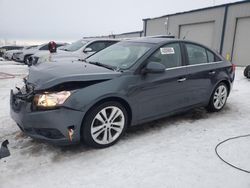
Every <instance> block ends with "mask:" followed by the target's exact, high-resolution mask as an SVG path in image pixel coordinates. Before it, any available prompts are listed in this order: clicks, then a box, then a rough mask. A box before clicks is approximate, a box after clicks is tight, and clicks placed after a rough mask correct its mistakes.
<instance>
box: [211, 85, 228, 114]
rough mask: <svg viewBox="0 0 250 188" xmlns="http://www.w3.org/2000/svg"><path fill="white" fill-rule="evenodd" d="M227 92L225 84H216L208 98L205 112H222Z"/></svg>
mask: <svg viewBox="0 0 250 188" xmlns="http://www.w3.org/2000/svg"><path fill="white" fill-rule="evenodd" d="M228 92H229V91H228V87H227V85H226V84H225V83H220V84H218V85H217V86H216V88H215V90H214V92H213V94H212V96H211V98H210V101H209V105H208V106H207V110H208V111H210V112H218V111H220V110H222V109H223V107H224V106H225V104H226V101H227V97H228Z"/></svg>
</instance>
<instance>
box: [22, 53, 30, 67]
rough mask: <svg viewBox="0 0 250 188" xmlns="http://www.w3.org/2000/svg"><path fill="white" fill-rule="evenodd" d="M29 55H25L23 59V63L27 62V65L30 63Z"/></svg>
mask: <svg viewBox="0 0 250 188" xmlns="http://www.w3.org/2000/svg"><path fill="white" fill-rule="evenodd" d="M29 57H30V56H29V55H26V56H25V57H24V59H23V63H24V64H25V65H28V64H29Z"/></svg>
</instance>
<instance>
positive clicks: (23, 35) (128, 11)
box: [0, 0, 236, 41]
mask: <svg viewBox="0 0 250 188" xmlns="http://www.w3.org/2000/svg"><path fill="white" fill-rule="evenodd" d="M235 1H236V0H0V39H8V40H64V41H66V40H67V41H70V40H76V39H79V38H81V37H83V36H95V35H108V34H111V33H114V34H117V33H123V32H130V31H137V30H142V27H143V26H142V25H143V23H142V19H143V18H151V17H156V16H162V15H165V14H170V13H176V12H182V11H188V10H192V9H197V8H203V7H208V6H213V5H214V4H215V5H219V4H224V3H229V2H235Z"/></svg>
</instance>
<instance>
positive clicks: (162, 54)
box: [149, 43, 182, 69]
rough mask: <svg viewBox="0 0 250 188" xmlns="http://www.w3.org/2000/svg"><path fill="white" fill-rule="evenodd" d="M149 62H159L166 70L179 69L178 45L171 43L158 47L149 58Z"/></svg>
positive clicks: (179, 55)
mask: <svg viewBox="0 0 250 188" xmlns="http://www.w3.org/2000/svg"><path fill="white" fill-rule="evenodd" d="M149 61H153V62H159V63H161V64H163V65H164V66H165V67H166V69H167V68H173V67H180V66H181V65H182V59H181V48H180V44H179V43H173V44H167V45H165V46H162V47H160V48H159V49H158V50H157V51H156V52H155V53H154V54H153V55H152V56H151V57H150V58H149Z"/></svg>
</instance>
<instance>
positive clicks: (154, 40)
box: [126, 37, 181, 44]
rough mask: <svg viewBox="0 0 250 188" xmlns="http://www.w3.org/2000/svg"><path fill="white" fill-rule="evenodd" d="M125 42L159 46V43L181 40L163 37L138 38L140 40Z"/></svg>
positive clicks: (134, 39) (133, 39)
mask: <svg viewBox="0 0 250 188" xmlns="http://www.w3.org/2000/svg"><path fill="white" fill-rule="evenodd" d="M126 41H131V42H142V43H151V44H161V43H166V42H170V41H181V40H178V39H175V38H164V37H140V38H131V39H127V40H126Z"/></svg>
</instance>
